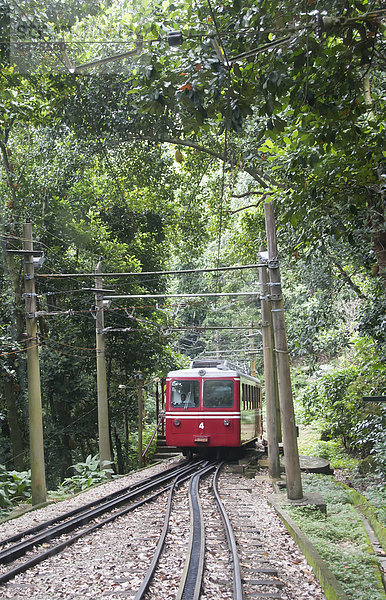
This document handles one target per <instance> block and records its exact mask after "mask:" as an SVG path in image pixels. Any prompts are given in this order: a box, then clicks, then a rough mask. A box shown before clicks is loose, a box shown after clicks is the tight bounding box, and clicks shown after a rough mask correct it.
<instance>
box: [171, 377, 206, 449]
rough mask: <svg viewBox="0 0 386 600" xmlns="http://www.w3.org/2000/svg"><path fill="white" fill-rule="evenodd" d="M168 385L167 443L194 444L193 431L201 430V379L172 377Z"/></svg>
mask: <svg viewBox="0 0 386 600" xmlns="http://www.w3.org/2000/svg"><path fill="white" fill-rule="evenodd" d="M168 385H169V389H168V394H167V395H168V406H167V410H166V443H167V445H168V446H177V447H183V446H187V447H188V446H192V445H193V443H192V442H193V439H192V432H195V431H200V429H199V424H200V422H199V411H200V379H199V378H197V379H193V378H192V379H182V378H181V379H170V380H169V381H168Z"/></svg>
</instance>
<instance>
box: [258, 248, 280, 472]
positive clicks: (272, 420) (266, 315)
mask: <svg viewBox="0 0 386 600" xmlns="http://www.w3.org/2000/svg"><path fill="white" fill-rule="evenodd" d="M260 252H263V248H262V247H260ZM259 256H260V257H261V254H259ZM259 276H260V298H261V321H262V323H261V324H262V335H263V356H264V379H265V401H266V416H267V436H268V470H269V474H270V476H271V477H273V478H276V479H278V478H279V477H280V457H279V435H278V430H279V423H278V419H277V404H278V402H277V377H276V362H275V355H274V352H273V334H272V313H271V304H270V299H269V294H268V286H267V283H268V273H267V267H260V268H259Z"/></svg>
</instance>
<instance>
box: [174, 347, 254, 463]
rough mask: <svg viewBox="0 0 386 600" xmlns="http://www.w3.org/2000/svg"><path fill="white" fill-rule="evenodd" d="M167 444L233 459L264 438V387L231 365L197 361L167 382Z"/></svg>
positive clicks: (219, 361)
mask: <svg viewBox="0 0 386 600" xmlns="http://www.w3.org/2000/svg"><path fill="white" fill-rule="evenodd" d="M165 416H166V444H167V446H177V448H180V449H181V451H182V452H183V453H184V455H185V456H189V457H190V456H192V455H193V454H205V455H207V454H215V455H216V456H217V457H219V456H220V455H224V454H225V455H226V454H230V453H231V451H230V449H233V451H234V450H235V449H237V448H241V447H242V446H245V445H247V444H250V443H252V442H254V441H255V440H256V439H257V438H258V437H260V436H262V435H263V418H262V404H261V384H260V381H259V380H258V379H256V378H255V377H251V376H250V375H246V374H245V373H242V372H241V371H240V370H239V369H238V368H237V367H234V366H232V365H231V364H229V363H228V362H227V361H221V360H215V359H208V360H195V361H193V362H192V363H191V366H190V369H184V370H180V371H172V372H170V373H168V376H167V378H166V415H165Z"/></svg>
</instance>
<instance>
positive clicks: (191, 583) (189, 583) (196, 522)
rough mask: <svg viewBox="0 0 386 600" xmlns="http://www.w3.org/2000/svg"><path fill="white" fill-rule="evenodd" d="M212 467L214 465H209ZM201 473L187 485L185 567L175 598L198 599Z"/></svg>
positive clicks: (202, 539) (201, 555) (201, 556)
mask: <svg viewBox="0 0 386 600" xmlns="http://www.w3.org/2000/svg"><path fill="white" fill-rule="evenodd" d="M211 468H212V469H214V468H215V465H211ZM201 475H202V473H197V474H196V475H194V476H193V477H192V479H191V482H190V486H189V503H190V515H191V516H190V538H189V547H188V553H187V558H186V562H185V568H184V572H183V575H182V579H181V583H180V587H179V589H178V592H177V596H176V600H198V599H199V597H200V590H201V585H202V577H203V572H204V554H205V529H204V521H203V518H202V509H201V504H200V497H199V492H198V486H199V481H200V478H201Z"/></svg>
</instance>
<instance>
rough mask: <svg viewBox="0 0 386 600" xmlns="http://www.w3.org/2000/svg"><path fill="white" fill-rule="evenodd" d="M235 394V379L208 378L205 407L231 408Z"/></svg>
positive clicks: (205, 390) (205, 389)
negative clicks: (217, 379)
mask: <svg viewBox="0 0 386 600" xmlns="http://www.w3.org/2000/svg"><path fill="white" fill-rule="evenodd" d="M233 395H234V385H233V381H216V380H208V381H205V382H204V406H205V408H231V407H232V406H233Z"/></svg>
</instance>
